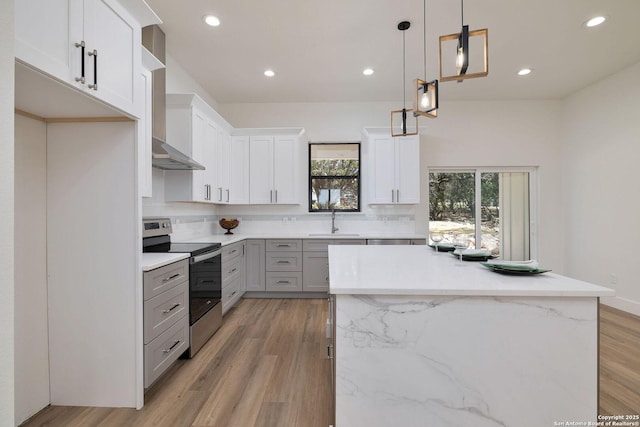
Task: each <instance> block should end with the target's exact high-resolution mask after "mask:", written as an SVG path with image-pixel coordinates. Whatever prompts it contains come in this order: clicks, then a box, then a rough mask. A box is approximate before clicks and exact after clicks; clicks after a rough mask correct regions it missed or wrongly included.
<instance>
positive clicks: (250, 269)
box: [245, 240, 266, 291]
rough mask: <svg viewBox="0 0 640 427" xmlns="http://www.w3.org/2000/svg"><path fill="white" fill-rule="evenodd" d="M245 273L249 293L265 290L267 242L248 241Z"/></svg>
mask: <svg viewBox="0 0 640 427" xmlns="http://www.w3.org/2000/svg"><path fill="white" fill-rule="evenodd" d="M245 254H246V259H245V271H246V282H247V291H264V290H265V271H266V267H265V241H264V240H247V242H246V250H245Z"/></svg>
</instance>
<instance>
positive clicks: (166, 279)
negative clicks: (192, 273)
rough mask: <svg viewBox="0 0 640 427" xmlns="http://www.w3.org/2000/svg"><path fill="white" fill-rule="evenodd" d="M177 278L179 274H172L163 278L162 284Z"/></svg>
mask: <svg viewBox="0 0 640 427" xmlns="http://www.w3.org/2000/svg"><path fill="white" fill-rule="evenodd" d="M178 277H180V273H176V274H174V275H172V276H169V277H165V278H164V279H162V281H163V282H168V281H169V280H173V279H176V278H178Z"/></svg>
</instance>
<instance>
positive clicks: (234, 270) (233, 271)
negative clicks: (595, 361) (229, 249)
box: [229, 268, 238, 274]
mask: <svg viewBox="0 0 640 427" xmlns="http://www.w3.org/2000/svg"><path fill="white" fill-rule="evenodd" d="M236 271H238V269H237V268H234V269H233V270H231V271H230V272H229V274H233V273H235V272H236Z"/></svg>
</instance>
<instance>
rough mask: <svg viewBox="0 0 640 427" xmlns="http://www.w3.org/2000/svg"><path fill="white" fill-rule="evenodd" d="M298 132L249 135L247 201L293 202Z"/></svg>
mask: <svg viewBox="0 0 640 427" xmlns="http://www.w3.org/2000/svg"><path fill="white" fill-rule="evenodd" d="M298 146H299V137H298V136H252V137H251V138H250V148H249V153H250V154H249V164H250V166H251V170H250V172H249V201H250V203H251V204H276V203H277V204H297V203H300V202H299V200H298V197H297V194H296V183H297V182H299V180H300V177H299V176H298V163H299V162H298Z"/></svg>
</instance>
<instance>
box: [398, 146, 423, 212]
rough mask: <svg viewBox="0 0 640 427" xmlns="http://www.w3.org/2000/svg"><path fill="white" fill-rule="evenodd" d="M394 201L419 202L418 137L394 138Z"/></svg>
mask: <svg viewBox="0 0 640 427" xmlns="http://www.w3.org/2000/svg"><path fill="white" fill-rule="evenodd" d="M395 169H396V200H395V202H396V203H407V204H417V203H420V138H419V137H418V136H404V137H399V138H396V168H395Z"/></svg>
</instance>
